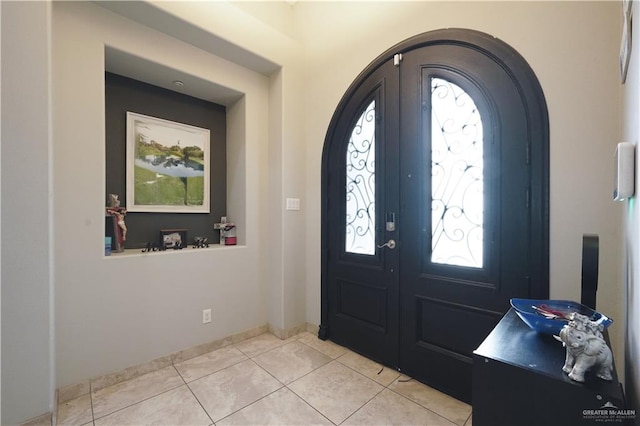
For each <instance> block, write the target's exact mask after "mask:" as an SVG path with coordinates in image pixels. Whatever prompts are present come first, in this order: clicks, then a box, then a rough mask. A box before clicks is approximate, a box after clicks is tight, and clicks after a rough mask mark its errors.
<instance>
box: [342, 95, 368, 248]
mask: <svg viewBox="0 0 640 426" xmlns="http://www.w3.org/2000/svg"><path fill="white" fill-rule="evenodd" d="M375 116H376V102H375V100H373V101H371V103H370V104H369V105H368V106H367V107H366V109H365V110H364V112H363V113H362V115H360V117H359V118H358V120H357V122H356V124H355V126H354V127H353V130H352V131H351V137H350V138H349V144H348V145H347V162H346V170H345V173H346V178H347V179H346V215H345V217H346V223H345V251H346V252H347V253H355V254H366V255H373V254H375V252H376V226H375V224H376V137H375V136H376V120H375Z"/></svg>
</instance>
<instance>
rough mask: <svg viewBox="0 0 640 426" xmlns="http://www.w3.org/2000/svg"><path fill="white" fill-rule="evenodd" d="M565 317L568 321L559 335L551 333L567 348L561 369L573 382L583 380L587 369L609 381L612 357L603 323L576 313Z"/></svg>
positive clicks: (610, 378)
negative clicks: (604, 333)
mask: <svg viewBox="0 0 640 426" xmlns="http://www.w3.org/2000/svg"><path fill="white" fill-rule="evenodd" d="M568 319H569V320H570V321H569V324H567V325H565V326H564V327H562V330H560V336H559V337H558V336H554V337H555V338H556V339H557V340H559V341H561V342H562V343H563V345H564V346H565V347H566V348H567V357H566V359H565V363H564V366H563V367H562V371H564V372H565V373H567V374H568V375H569V378H570V379H571V380H575V381H576V382H584V374H585V373H586V372H587V370H590V369H594V370H595V372H596V375H597V376H598V377H599V378H601V379H603V380H612V378H613V377H612V375H611V373H612V371H613V356H612V354H611V349H609V346H607V343H606V342H605V340H604V338H603V335H602V331H603V327H602V325H600V324H597V323H595V322H593V321H590V320H589V318H587V317H586V316H584V315H580V314H578V313H572V314H569V315H568Z"/></svg>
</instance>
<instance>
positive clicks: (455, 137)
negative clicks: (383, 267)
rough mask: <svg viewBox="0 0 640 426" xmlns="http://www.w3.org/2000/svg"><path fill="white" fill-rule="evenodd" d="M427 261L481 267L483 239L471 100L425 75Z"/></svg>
mask: <svg viewBox="0 0 640 426" xmlns="http://www.w3.org/2000/svg"><path fill="white" fill-rule="evenodd" d="M431 106H432V108H431V128H432V131H431V176H432V184H431V216H432V225H431V261H432V262H434V263H441V264H447V265H459V266H469V267H476V268H481V267H482V264H483V240H484V229H483V227H484V200H483V192H484V176H483V175H484V171H483V169H484V165H483V130H482V120H481V117H480V113H479V111H478V109H477V107H476V104H475V102H474V101H473V99H472V98H471V97H470V96H469V95H468V94H467V93H466V92H465V91H464V90H463V89H462V88H460V87H459V86H457V85H455V84H453V83H451V82H449V81H447V80H444V79H441V78H432V80H431Z"/></svg>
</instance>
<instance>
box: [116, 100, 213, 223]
mask: <svg viewBox="0 0 640 426" xmlns="http://www.w3.org/2000/svg"><path fill="white" fill-rule="evenodd" d="M210 175H211V170H209V130H208V129H202V128H199V127H194V126H189V125H186V124H181V123H176V122H173V121H168V120H163V119H161V118H156V117H150V116H147V115H142V114H138V113H134V112H127V211H129V212H166V213H209V176H210Z"/></svg>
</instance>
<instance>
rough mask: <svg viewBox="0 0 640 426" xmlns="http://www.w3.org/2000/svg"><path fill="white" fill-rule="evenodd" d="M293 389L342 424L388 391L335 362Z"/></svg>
mask: <svg viewBox="0 0 640 426" xmlns="http://www.w3.org/2000/svg"><path fill="white" fill-rule="evenodd" d="M289 389H291V390H292V391H294V392H295V393H296V394H297V395H298V396H299V397H301V398H302V399H303V400H304V401H305V402H307V403H308V404H309V405H311V406H312V407H314V408H315V409H316V410H318V411H319V412H320V413H322V414H323V415H324V416H325V417H327V418H328V419H329V420H331V421H332V422H334V423H335V424H340V423H341V422H342V421H344V420H345V419H346V418H347V417H349V416H350V415H351V414H353V413H354V412H355V411H357V410H358V409H359V408H360V407H362V406H363V405H364V404H366V403H367V402H368V401H369V400H370V399H371V398H373V397H374V396H375V395H376V394H378V393H379V392H380V391H381V390H382V389H384V388H383V387H382V386H380V385H379V384H378V383H376V382H374V381H373V380H370V379H367V378H366V377H364V376H363V375H361V374H359V373H356V372H355V371H353V370H351V369H350V368H347V367H345V366H344V365H342V364H340V363H339V362H337V361H332V362H330V363H329V364H326V365H325V366H323V367H320V368H318V369H317V370H315V371H313V372H312V373H309V374H307V375H306V376H304V377H302V378H301V379H298V380H296V381H295V382H293V383H291V384H290V385H289Z"/></svg>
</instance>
